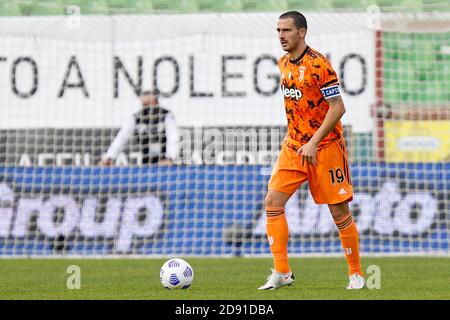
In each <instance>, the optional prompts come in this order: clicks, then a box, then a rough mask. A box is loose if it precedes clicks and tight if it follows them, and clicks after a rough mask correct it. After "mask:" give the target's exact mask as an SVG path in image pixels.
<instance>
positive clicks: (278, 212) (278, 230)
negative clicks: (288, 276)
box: [266, 207, 291, 273]
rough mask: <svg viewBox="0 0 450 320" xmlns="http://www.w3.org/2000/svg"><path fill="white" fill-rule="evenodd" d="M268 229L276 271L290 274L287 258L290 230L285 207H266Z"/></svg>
mask: <svg viewBox="0 0 450 320" xmlns="http://www.w3.org/2000/svg"><path fill="white" fill-rule="evenodd" d="M266 227H267V239H268V240H269V245H270V251H271V252H272V255H273V262H274V268H275V271H277V272H282V273H288V272H289V271H291V268H290V267H289V263H288V256H287V245H288V240H289V229H288V225H287V221H286V215H285V214H284V208H283V207H266Z"/></svg>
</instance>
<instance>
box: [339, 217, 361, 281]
mask: <svg viewBox="0 0 450 320" xmlns="http://www.w3.org/2000/svg"><path fill="white" fill-rule="evenodd" d="M334 222H335V223H336V226H337V227H338V229H339V238H340V239H341V244H342V248H344V253H345V258H346V259H347V265H348V273H349V275H352V274H354V273H359V274H360V275H361V276H362V275H363V273H362V271H361V262H360V259H359V237H358V229H356V224H355V222H354V221H353V218H352V215H351V214H348V215H347V216H345V217H344V218H342V219H339V220H335V221H334Z"/></svg>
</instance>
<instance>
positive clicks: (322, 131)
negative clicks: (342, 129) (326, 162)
mask: <svg viewBox="0 0 450 320" xmlns="http://www.w3.org/2000/svg"><path fill="white" fill-rule="evenodd" d="M327 102H328V104H329V106H330V108H329V109H328V112H327V114H326V115H325V119H324V120H323V122H322V125H321V126H320V127H319V129H317V131H316V133H314V135H313V136H312V137H311V139H310V140H309V142H308V143H306V144H305V145H304V146H302V147H301V148H300V149H299V150H298V151H297V154H298V155H301V156H302V165H303V163H304V161H305V160H306V161H307V162H308V163H309V164H312V165H314V166H315V165H316V164H317V147H318V145H319V143H320V142H321V141H322V140H323V139H324V138H325V137H326V136H327V135H328V134H329V133H330V132H331V130H333V129H334V127H336V124H337V123H338V122H339V120H340V119H341V118H342V116H343V115H344V113H345V106H344V101H342V97H341V96H340V95H338V96H334V97H331V98H328V99H327Z"/></svg>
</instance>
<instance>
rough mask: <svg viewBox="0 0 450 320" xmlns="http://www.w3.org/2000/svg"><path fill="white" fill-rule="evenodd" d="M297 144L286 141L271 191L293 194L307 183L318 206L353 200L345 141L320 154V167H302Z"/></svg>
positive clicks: (333, 143)
mask: <svg viewBox="0 0 450 320" xmlns="http://www.w3.org/2000/svg"><path fill="white" fill-rule="evenodd" d="M297 148H298V143H297V142H296V141H293V140H291V139H285V141H284V142H283V144H282V147H281V152H280V154H279V156H278V159H277V162H276V163H275V166H274V168H273V170H272V175H271V177H270V180H269V186H268V189H269V190H276V191H280V192H284V193H287V194H289V195H292V194H293V193H294V192H295V191H296V190H297V189H298V188H299V187H300V185H301V184H302V183H303V182H305V181H308V185H309V190H310V191H311V194H312V196H313V199H314V201H315V202H316V203H317V204H337V203H341V202H345V201H351V200H352V199H353V188H352V183H351V179H350V172H349V167H348V160H347V150H346V148H345V143H344V141H343V140H335V141H333V142H331V143H329V144H327V145H326V146H324V147H322V148H321V149H319V150H318V151H317V165H316V166H312V165H310V164H308V163H307V162H305V163H304V165H303V166H302V162H301V161H302V160H301V157H300V156H298V155H297V152H296V150H297Z"/></svg>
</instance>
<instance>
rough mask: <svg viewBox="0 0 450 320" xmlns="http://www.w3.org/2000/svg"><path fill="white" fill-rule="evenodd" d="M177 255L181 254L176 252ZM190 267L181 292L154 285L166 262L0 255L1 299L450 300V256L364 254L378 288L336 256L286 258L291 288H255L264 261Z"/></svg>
mask: <svg viewBox="0 0 450 320" xmlns="http://www.w3.org/2000/svg"><path fill="white" fill-rule="evenodd" d="M182 258H183V257H182ZM184 259H185V260H187V261H188V262H189V263H190V264H191V265H192V267H193V269H194V282H193V284H192V286H191V287H190V288H189V289H187V290H167V289H164V288H163V287H162V285H161V284H160V282H159V269H160V267H161V265H162V264H163V262H164V261H165V260H166V259H80V260H73V259H59V260H54V259H40V260H39V259H17V260H8V259H3V260H0V270H1V272H0V283H1V290H0V299H3V300H5V299H25V300H29V299H51V300H54V299H58V300H59V299H70V300H73V299H106V300H110V299H151V300H172V299H174V300H202V299H210V300H302V299H315V300H322V299H370V300H373V299H426V300H428V299H450V258H447V257H388V258H385V257H366V258H362V264H363V268H364V270H367V267H368V266H369V265H377V266H378V267H379V268H380V270H381V288H380V289H364V290H359V291H349V290H345V289H344V287H345V285H346V283H347V275H346V272H347V266H346V263H345V259H344V258H343V257H342V258H291V259H290V263H291V267H292V270H293V272H294V274H295V276H296V282H295V283H294V285H293V286H291V287H284V288H280V289H278V290H273V291H258V290H256V288H257V287H258V286H260V285H261V284H263V283H264V281H265V280H266V277H267V276H268V274H269V273H270V267H271V266H272V260H271V259H270V258H189V257H187V258H184ZM70 265H77V266H79V267H80V269H81V288H80V289H72V290H69V289H68V288H67V285H66V283H67V279H68V277H69V276H70V274H68V273H67V268H68V266H70Z"/></svg>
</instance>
